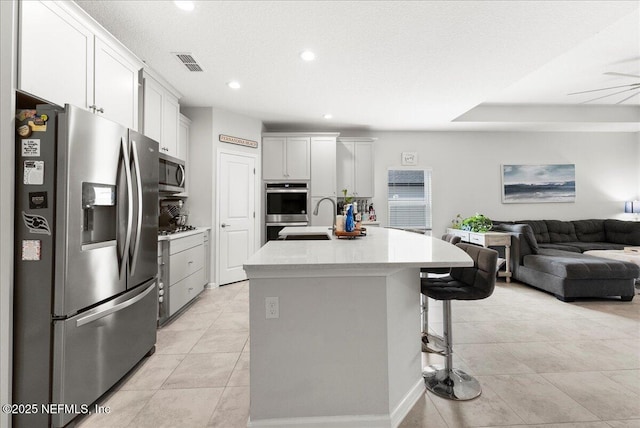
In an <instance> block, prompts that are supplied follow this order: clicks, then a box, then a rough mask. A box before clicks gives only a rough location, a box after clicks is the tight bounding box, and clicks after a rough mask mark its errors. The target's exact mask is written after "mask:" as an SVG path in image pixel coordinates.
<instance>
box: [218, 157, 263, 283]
mask: <svg viewBox="0 0 640 428" xmlns="http://www.w3.org/2000/svg"><path fill="white" fill-rule="evenodd" d="M255 163H256V159H255V157H251V156H243V155H241V154H231V153H220V156H219V169H218V171H219V179H218V190H219V191H218V195H219V199H218V222H219V223H218V232H219V233H218V260H219V263H220V266H219V269H218V272H219V284H220V285H224V284H229V283H231V282H236V281H242V280H244V279H246V278H247V276H246V274H245V271H244V269H242V265H243V264H244V262H245V260H247V258H248V257H249V256H250V255H251V254H253V252H254V251H255V242H256V239H255V234H256V227H255Z"/></svg>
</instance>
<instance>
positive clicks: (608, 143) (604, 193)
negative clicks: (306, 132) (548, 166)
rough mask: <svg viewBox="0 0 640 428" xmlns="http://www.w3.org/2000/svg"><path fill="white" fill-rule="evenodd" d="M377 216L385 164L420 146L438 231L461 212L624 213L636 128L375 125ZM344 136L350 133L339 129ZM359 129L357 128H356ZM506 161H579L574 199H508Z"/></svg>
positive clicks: (639, 155) (634, 187)
mask: <svg viewBox="0 0 640 428" xmlns="http://www.w3.org/2000/svg"><path fill="white" fill-rule="evenodd" d="M357 135H358V136H373V137H377V138H378V140H377V141H376V142H375V191H376V197H375V198H373V203H374V206H375V207H376V213H377V214H378V219H379V220H380V221H381V223H382V224H383V225H386V224H387V212H386V210H387V203H386V171H387V169H388V168H389V167H397V166H400V155H401V153H402V152H403V151H412V152H413V151H415V152H418V161H419V167H424V168H432V170H433V176H432V193H433V234H434V236H439V235H440V234H442V233H443V232H444V230H445V228H446V227H447V226H449V225H450V222H451V220H452V219H453V218H454V217H455V216H456V215H457V214H461V215H462V217H468V216H470V215H473V214H475V213H476V212H479V213H482V214H485V215H487V216H489V218H492V219H499V220H518V219H558V220H572V219H587V218H621V219H624V218H626V217H625V216H624V214H622V211H623V202H624V201H625V200H630V199H633V198H634V197H638V196H639V193H640V180H639V179H638V175H639V174H640V162H639V161H638V160H639V159H640V142H639V141H638V139H639V138H640V137H639V136H638V135H639V134H637V133H635V134H634V133H545V132H375V133H371V134H370V135H363V134H357ZM341 136H347V133H342V134H341ZM353 136H356V134H353ZM505 163H511V164H544V163H573V164H575V165H576V202H575V203H544V204H503V203H502V194H501V185H502V177H501V168H500V166H501V165H502V164H505Z"/></svg>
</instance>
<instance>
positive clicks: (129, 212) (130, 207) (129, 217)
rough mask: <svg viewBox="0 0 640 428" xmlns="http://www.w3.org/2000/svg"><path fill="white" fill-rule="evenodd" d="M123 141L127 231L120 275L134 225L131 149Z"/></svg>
mask: <svg viewBox="0 0 640 428" xmlns="http://www.w3.org/2000/svg"><path fill="white" fill-rule="evenodd" d="M120 142H121V143H122V157H123V158H124V170H125V175H126V178H127V204H128V206H127V233H126V236H125V238H124V249H123V251H122V261H123V263H122V265H120V277H122V276H123V275H124V273H125V272H124V270H125V267H126V265H127V264H126V263H124V261H125V260H126V258H127V257H128V255H129V245H130V244H131V228H132V226H133V184H132V183H131V162H130V160H129V150H127V141H125V140H124V138H122V139H120Z"/></svg>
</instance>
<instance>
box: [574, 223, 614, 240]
mask: <svg viewBox="0 0 640 428" xmlns="http://www.w3.org/2000/svg"><path fill="white" fill-rule="evenodd" d="M571 223H573V226H574V227H575V229H576V235H577V236H578V240H579V241H582V242H605V241H606V240H607V237H606V234H605V231H604V220H595V219H594V220H575V221H572V222H571Z"/></svg>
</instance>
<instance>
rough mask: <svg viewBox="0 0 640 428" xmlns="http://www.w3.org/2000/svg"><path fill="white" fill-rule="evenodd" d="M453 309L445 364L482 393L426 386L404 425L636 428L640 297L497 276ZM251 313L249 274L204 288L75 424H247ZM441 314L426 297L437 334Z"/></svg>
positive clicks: (427, 359) (639, 426)
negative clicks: (464, 394) (474, 381)
mask: <svg viewBox="0 0 640 428" xmlns="http://www.w3.org/2000/svg"><path fill="white" fill-rule="evenodd" d="M452 306H453V322H454V325H453V338H454V343H455V346H454V352H455V354H454V364H455V365H456V366H457V367H459V368H461V369H463V370H466V371H467V372H468V373H471V374H473V375H474V376H476V377H477V378H478V379H479V381H480V383H481V385H482V388H483V393H482V395H481V396H480V397H479V398H477V399H475V400H472V401H466V402H452V401H449V400H444V399H441V398H438V397H436V396H434V395H432V394H431V393H426V394H425V395H424V396H423V398H421V399H420V400H419V401H418V403H417V404H416V405H415V406H414V408H413V409H412V410H411V412H410V413H409V415H408V416H407V417H406V418H405V420H404V422H403V423H402V424H401V428H414V427H415V428H419V427H433V428H454V427H498V426H500V427H523V426H527V427H540V428H542V427H544V428H609V427H615V428H630V427H636V428H640V297H636V298H635V299H634V301H633V302H620V301H612V300H582V301H578V302H575V303H563V302H560V301H558V300H556V299H555V298H554V297H553V296H551V295H548V294H546V293H544V292H541V291H538V290H535V289H533V288H530V287H527V286H524V285H520V284H518V283H511V284H506V283H504V282H498V284H497V286H496V290H495V292H494V294H493V295H492V296H491V297H490V298H488V299H485V300H481V301H470V302H463V301H456V302H453V305H452ZM248 312H249V292H248V283H246V282H242V283H237V284H231V285H227V286H224V287H220V288H217V289H213V290H205V291H204V292H203V293H202V295H201V297H200V298H199V299H198V301H197V302H196V303H195V304H193V305H192V306H191V307H190V308H189V309H188V310H187V311H186V312H185V313H183V314H182V315H181V316H180V317H179V318H178V319H176V320H175V321H173V322H172V323H171V324H169V325H167V326H165V327H163V328H161V329H160V330H158V343H157V350H156V353H155V354H154V355H152V356H151V357H150V358H148V359H146V360H145V361H143V363H142V364H140V365H139V366H138V367H137V368H136V369H135V370H134V371H133V373H131V374H129V375H128V376H127V377H126V378H125V379H124V380H123V381H122V382H121V383H120V384H119V385H118V386H117V387H116V388H114V390H113V391H112V392H111V393H109V394H108V395H107V396H106V397H104V399H103V400H102V402H101V403H100V404H102V405H104V406H108V407H109V408H110V410H111V412H110V413H109V414H96V415H91V416H90V417H88V418H85V419H84V420H82V421H80V423H79V428H93V427H154V428H160V427H172V428H173V427H189V428H190V427H193V428H197V427H221V428H234V427H246V423H247V418H248V415H249V355H250V353H249V315H248ZM441 316H442V311H441V303H439V302H435V301H431V305H430V320H431V327H432V328H433V329H434V330H436V331H440V329H441V327H442V324H441V322H437V321H440V320H441ZM416 340H419V339H418V338H416ZM423 360H424V363H425V364H432V363H436V364H439V363H441V362H442V357H440V356H437V355H433V354H423Z"/></svg>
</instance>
